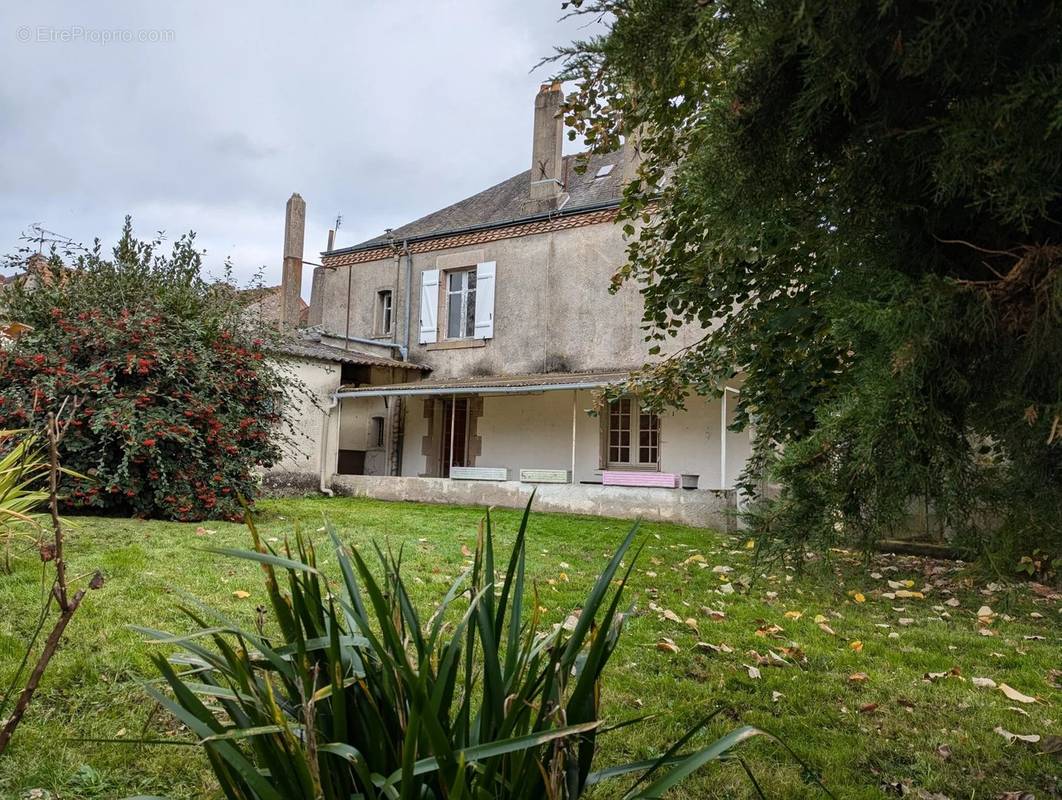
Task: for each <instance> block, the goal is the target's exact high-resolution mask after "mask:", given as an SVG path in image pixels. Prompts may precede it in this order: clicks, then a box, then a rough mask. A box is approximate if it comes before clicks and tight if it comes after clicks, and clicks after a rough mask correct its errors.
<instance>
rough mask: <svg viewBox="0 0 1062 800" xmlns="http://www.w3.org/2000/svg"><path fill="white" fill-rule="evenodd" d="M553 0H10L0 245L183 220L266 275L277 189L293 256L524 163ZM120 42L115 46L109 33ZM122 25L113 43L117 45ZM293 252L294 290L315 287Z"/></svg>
mask: <svg viewBox="0 0 1062 800" xmlns="http://www.w3.org/2000/svg"><path fill="white" fill-rule="evenodd" d="M562 13H563V12H562V10H561V7H560V0H462V1H461V2H447V1H446V0H435V1H434V2H432V1H430V0H416V1H413V0H410V1H409V2H403V1H402V0H391V2H367V1H366V0H347V2H339V1H337V2H313V3H300V4H295V3H290V2H282V1H281V0H256V1H255V2H224V3H221V2H206V1H205V0H204V1H203V2H190V1H187V2H179V1H178V0H169V1H168V2H142V0H128V2H104V1H97V2H93V3H81V2H78V3H74V2H68V3H58V2H39V1H35V2H33V3H13V2H9V3H4V4H3V7H2V8H0V41H2V42H3V44H2V46H0V182H2V183H0V186H2V188H0V253H10V252H13V251H14V250H15V249H17V247H18V246H19V241H18V238H19V235H20V233H22V232H23V231H25V230H26V229H27V228H28V227H29V226H30V224H32V223H40V224H42V225H43V226H44V227H45V228H47V229H49V230H51V231H56V232H58V233H61V234H63V235H65V236H68V237H71V238H73V239H75V240H77V241H83V242H86V243H87V242H91V240H92V239H93V238H94V237H96V236H99V237H100V238H101V239H102V240H103V241H104V243H105V245H107V246H110V245H111V244H113V241H114V239H115V237H116V235H117V233H118V231H119V230H120V227H121V224H122V219H123V217H124V216H125V215H126V214H132V216H133V223H134V226H135V228H136V230H137V232H138V233H139V234H141V235H142V236H149V235H150V234H152V233H153V232H155V231H158V230H164V231H165V232H166V235H167V237H168V238H171V239H172V238H173V237H174V236H175V235H177V234H179V233H181V232H185V231H188V230H195V231H196V232H197V234H198V237H199V242H200V245H201V247H203V248H205V249H206V250H207V263H208V265H209V267H210V268H212V270H213V271H214V272H219V271H220V265H221V263H222V261H223V260H224V258H225V257H226V256H228V257H231V259H232V261H233V263H234V266H235V270H236V273H237V276H238V277H240V278H241V279H244V280H249V279H250V277H251V276H252V275H253V274H254V273H255V272H256V271H257V270H258V269H259V268H262V267H264V268H265V271H266V272H265V277H266V282H267V283H279V279H280V261H281V249H282V243H283V221H284V204H285V202H286V201H287V198H288V196H289V195H290V194H291V193H292V192H293V191H297V192H299V193H300V194H302V196H303V198H304V199H305V200H306V202H307V206H308V208H307V216H308V220H307V233H306V258H307V260H310V261H317V260H318V255H317V254H318V252H319V251H320V250H322V249H324V246H325V242H326V237H327V231H328V228H330V227H331V226H332V224H333V223H334V220H335V217H336V215H337V214H342V215H343V223H342V226H341V228H340V232H339V235H338V238H337V244H338V245H340V246H342V245H350V244H354V243H356V242H359V241H361V240H363V239H367V238H369V237H371V236H374V235H376V234H379V233H381V232H382V231H383V230H384V229H385V228H387V227H398V226H399V225H401V224H403V223H405V222H408V221H410V220H412V219H415V218H416V217H418V216H421V215H423V214H425V213H427V212H430V211H433V210H435V209H437V208H441V207H443V206H445V205H448V204H449V203H451V202H454V201H456V200H459V199H461V198H463V197H466V196H468V195H470V194H473V193H475V192H476V191H478V190H480V189H483V188H486V187H487V186H490V185H492V184H494V183H496V182H498V181H500V180H503V179H504V178H507V177H509V176H511V175H513V174H516V173H517V172H520V171H521V170H524V169H527V168H528V167H529V166H530V161H531V122H532V113H533V101H534V95H535V92H536V90H537V87H538V85H539V83H540V82H541V81H543V80H545V79H547V78H548V77H549V68H548V67H546V68H542V69H539V70H536V71H534V72H532V71H531V69H532V67H533V66H534V65H535V64H536V63H537V62H538V61H539V59H540V58H541V57H542V56H543V55H546V54H548V53H550V52H551V51H552V47H553V45H555V44H559V43H562V42H568V41H570V40H572V39H573V38H581V37H583V36H585V35H586V34H587V33H588V32H589V31H588V30H586V29H585V28H584V27H583V25H584V24H585V20H581V19H569V20H566V21H563V22H559V21H558V20H559V19H560V17H561V15H562ZM116 39H119V40H116ZM121 39H125V40H127V41H121ZM310 272H311V270H310V269H309V268H308V269H307V270H306V273H305V276H304V290H303V293H304V296H305V297H307V298H308V297H309V275H310Z"/></svg>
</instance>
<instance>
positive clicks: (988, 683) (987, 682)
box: [970, 678, 996, 689]
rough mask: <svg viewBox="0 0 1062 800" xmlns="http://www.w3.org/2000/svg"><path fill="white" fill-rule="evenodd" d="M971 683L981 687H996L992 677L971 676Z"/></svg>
mask: <svg viewBox="0 0 1062 800" xmlns="http://www.w3.org/2000/svg"><path fill="white" fill-rule="evenodd" d="M970 683H972V684H973V685H974V686H976V687H978V688H979V689H995V688H996V682H995V681H994V680H992V679H991V678H970Z"/></svg>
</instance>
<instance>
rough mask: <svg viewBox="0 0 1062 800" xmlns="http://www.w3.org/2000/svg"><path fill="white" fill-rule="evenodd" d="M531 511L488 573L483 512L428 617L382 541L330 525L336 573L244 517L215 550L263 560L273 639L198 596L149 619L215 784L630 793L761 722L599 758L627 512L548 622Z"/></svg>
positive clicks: (300, 545) (719, 750) (348, 790)
mask: <svg viewBox="0 0 1062 800" xmlns="http://www.w3.org/2000/svg"><path fill="white" fill-rule="evenodd" d="M529 509H530V506H529ZM527 520H528V512H525V514H524V518H523V522H522V523H521V525H520V529H519V532H518V534H517V538H516V543H515V546H514V549H513V551H512V553H511V555H510V557H509V559H508V564H507V566H506V568H505V571H504V572H498V573H496V572H495V561H494V547H493V537H492V531H491V521H490V515H489V514H488V515H487V518H486V522H485V526H484V527H483V528H481V531H480V536H479V540H478V544H477V547H476V552H475V557H474V561H473V566H472V567H471V568H470V569H469V570H468V571H467V572H466V573H465V574H464V575H462V576H461V577H459V578H458V579H457V580H456V581H455V582H454V583H453V585H452V586H451V587H450V590H449V592H448V593H447V594H446V596H445V597H444V599H443V600H442V602H441V603H440V605H439V606H438V607H437V608H436V609H435V610H434V612H433V613H432V615H431V616H430V618H428V619H427V620H426V621H422V620H421V618H420V616H419V615H418V613H417V611H416V609H415V608H414V607H413V604H412V602H411V600H410V597H409V595H408V594H407V592H406V588H405V585H404V583H403V580H402V576H401V556H399V557H397V558H396V557H394V556H392V555H390V554H386V553H384V552H383V551H381V550H380V549H379V548H377V551H376V552H377V557H378V560H379V565H380V569H381V570H382V579H381V578H378V577H377V576H376V575H374V573H373V571H371V570H370V568H369V565H368V564H367V562H366V561H365V559H364V558H363V557H362V556H361V554H360V553H359V552H358V551H357V550H353V551H348V550H347V549H346V548H344V547H343V545H342V544H341V543H340V540H339V538H338V536H337V535H336V534H335V532H334V531H332V530H331V529H329V533H330V536H331V538H332V542H333V544H334V547H335V553H336V556H337V561H338V565H339V568H340V570H341V574H342V583H341V585H339V586H336V585H333V584H332V583H330V582H329V581H328V580H327V579H326V578H325V577H324V576H323V575H322V573H321V572H320V571H319V570H318V568H317V559H316V555H315V553H314V549H313V547H312V545H311V544H310V543H309V542H308V541H307V540H305V539H304V538H302V537H297V538H296V546H295V551H294V553H293V552H291V551H290V549H289V550H288V552H287V553H286V555H285V556H278V555H277V554H276V553H274V552H272V551H271V550H268V549H266V548H265V547H263V546H262V543H261V541H260V539H259V537H258V535H257V533H255V531H254V527H253V524H252V525H251V531H252V535H253V538H254V543H255V550H254V551H241V550H227V549H219V550H217V551H216V552H219V553H224V554H227V555H230V556H235V557H238V558H244V559H250V560H252V561H256V562H259V563H261V564H262V565H263V568H264V571H265V573H266V576H267V578H266V583H267V587H268V591H269V595H270V598H271V601H272V607H273V611H274V612H275V614H276V619H277V623H278V627H279V637H278V638H272V637H271V636H267V635H266V633H265V632H264V631H263V629H262V628H263V627H264V626H263V625H261V624H260V625H259V630H258V631H256V632H252V631H247V630H243V629H240V628H239V627H237V626H236V625H235V624H234V623H233V622H232V621H230V620H228V619H226V618H224V617H223V616H221V615H219V614H217V613H215V612H213V611H210V610H209V609H205V608H201V607H200V608H194V609H186V612H187V613H188V615H189V616H190V618H191V619H192V620H193V621H194V622H195V624H196V625H197V626H198V628H199V629H198V630H196V631H195V632H193V633H190V634H188V635H184V636H173V635H170V634H166V633H163V632H161V631H151V630H145V631H144V633H146V634H147V635H150V636H151V637H152V638H154V639H156V640H157V641H160V642H163V643H179V644H180V646H181V647H182V648H183V652H182V653H180V654H178V655H176V656H174V657H172V658H171V659H169V660H167V658H166V657H165V656H163V655H161V654H160V655H156V656H155V657H154V659H155V662H156V664H157V665H158V668H159V670H160V671H161V673H162V675H163V677H164V678H165V680H166V682H167V683H168V684H169V687H170V688H171V689H172V691H173V697H172V698H171V697H170V696H169V695H168V694H166V693H164V692H162V691H160V690H158V689H156V688H154V687H151V686H149V687H148V691H149V692H150V693H151V695H152V696H153V697H154V698H155V699H156V700H157V701H158V702H159V703H160V704H161V705H162V706H163V707H165V708H166V709H168V710H169V711H170V712H171V713H173V714H174V715H175V716H176V717H177V718H178V719H179V720H180V721H181V722H182V723H184V724H185V725H186V726H188V728H189V729H190V730H191V732H192V733H193V734H194V735H195V736H196V737H197V738H198V739H199V740H200V742H201V744H202V745H203V746H204V747H205V749H206V753H207V756H208V758H209V759H210V764H211V766H212V768H213V770H214V773H215V775H216V776H217V779H218V782H219V783H220V785H221V788H222V790H223V791H224V793H225V795H226V796H227V797H230V798H241V799H247V800H250V799H252V798H255V799H258V800H279V798H288V799H289V800H294V799H295V798H307V799H308V800H309V799H310V798H313V799H314V800H317V798H321V800H348V798H351V797H360V798H367V799H376V798H399V797H401V798H425V799H429V798H445V797H449V798H458V797H461V798H536V800H537V798H543V797H549V798H555V799H556V800H573V799H574V798H577V797H580V796H581V795H582V794H583V793H584V791H585V790H586V789H587V788H588V787H590V786H592V785H594V784H595V783H598V782H601V781H603V780H607V779H613V778H617V777H621V776H630V775H634V774H641V776H642V777H641V779H640V780H639V781H638V782H637V783H636V784H635V787H634V789H632V790H631V794H632V795H633V794H634V793H635V792H637V793H638V796H639V797H658V796H659V795H660V794H661V793H662V792H664V791H666V790H667V789H668V788H669V787H671V786H673V785H675V784H677V783H678V782H680V781H681V780H683V779H684V778H685V777H686V776H687V775H689V774H690V773H692V772H693V771H694V770H695V769H697V768H699V767H700V766H702V765H703V764H706V763H708V762H710V761H714V760H717V759H719V758H721V757H725V756H726V755H727V754H728V751H730V750H731V748H733V747H734V746H735V745H736V744H738V743H740V742H742V741H744V740H745V739H747V738H749V737H752V736H756V735H761V734H763V733H764V732H763V731H761V730H759V729H758V728H753V727H750V726H744V727H741V728H738V729H736V730H734V731H733V732H731V733H730V734H728V735H727V736H724V737H723V738H721V739H719V740H717V741H715V742H713V743H712V744H710V745H708V746H707V747H704V748H702V749H698V750H696V751H695V752H692V753H682V754H680V753H679V750H680V748H681V747H683V746H685V744H686V742H687V741H689V740H690V739H691V738H692V737H693V735H694V734H696V733H698V732H699V730H700V729H701V728H703V727H704V726H705V725H706V724H707V723H708V722H709V721H710V720H711V719H712V718H713V717H714V716H715V713H712V714H709V715H708V716H707V717H706V718H705V719H704V720H702V721H701V723H699V724H698V725H697V726H695V727H694V728H693V729H692V730H691V731H689V733H688V734H687V735H686V736H684V737H683V738H682V740H680V741H679V743H678V744H677V745H676V746H675V747H673V748H672V749H671V750H670V751H669V752H668V753H666V754H665V755H664V756H662V757H661V758H659V759H657V760H655V761H649V762H643V763H639V764H630V765H622V766H616V767H611V768H606V769H603V770H598V771H594V769H593V766H594V764H593V762H594V757H595V755H596V752H597V746H598V736H599V735H601V734H603V733H604V732H605V731H606V730H607V727H606V726H604V724H603V720H602V719H601V716H600V698H601V683H602V677H603V674H604V671H605V668H606V666H607V665H608V662H609V658H610V656H611V655H612V654H613V652H614V650H615V648H616V645H617V642H618V640H619V636H620V631H621V628H622V625H623V619H624V614H623V613H622V612H621V611H620V602H621V598H622V595H623V590H624V586H625V583H626V580H627V576H628V575H629V574H630V571H631V569H632V568H633V564H634V561H635V559H636V557H637V556H634V557H633V558H631V559H630V561H631V563H630V566H628V567H627V569H626V573H624V574H623V575H622V577H617V576H618V575H619V574H620V570H621V568H622V565H623V559H624V558H625V557H627V556H628V555H629V554H628V550H629V548H630V547H631V544H632V542H633V540H634V536H635V533H636V527H635V529H633V530H631V532H630V534H629V535H628V536H627V538H626V539H625V541H624V542H623V544H622V545H621V546H620V548H619V549H618V550H617V551H616V552H615V554H614V555H613V556H612V558H611V559H610V561H609V563H608V565H607V567H606V568H605V569H604V570H603V571H602V573H601V575H600V576H599V577H598V578H597V581H596V582H595V584H594V586H593V588H592V589H591V590H590V593H589V594H588V595H587V597H586V599H585V601H584V602H583V604H582V607H581V609H579V610H577V611H575V612H573V613H572V614H571V615H570V616H569V617H568V618H567V620H565V622H564V623H563V624H561V625H556V626H553V627H552V629H547V630H545V631H543V630H541V629H540V627H541V626H540V619H539V610H538V609H539V606H538V602H537V596H535V595H534V594H533V595H532V597H530V598H529V597H526V596H525V594H526V586H525V577H524V575H525V571H524V569H525V568H524V556H525V543H526V538H525V537H526V530H527ZM249 524H250V523H249ZM278 571H279V572H281V573H282V574H284V575H285V578H286V580H285V581H284V582H285V583H286V585H287V587H288V592H283V591H282V590H281V588H280V585H281V581H280V580H279V579H278ZM496 576H497V577H496ZM529 601H530V602H529ZM207 618H209V621H208V619H207ZM204 638H210V639H212V640H213V643H214V648H213V649H211V648H209V647H208V646H205V645H204V644H203V643H201V640H202V639H204ZM179 668H188V671H187V672H184V673H179V672H178V671H177V670H178V669H179ZM720 710H721V709H720ZM637 722H638V720H637V719H634V720H628V721H626V722H622V723H618V724H633V723H637ZM657 773H659V774H657Z"/></svg>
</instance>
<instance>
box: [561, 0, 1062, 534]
mask: <svg viewBox="0 0 1062 800" xmlns="http://www.w3.org/2000/svg"><path fill="white" fill-rule="evenodd" d="M565 5H566V6H571V7H574V8H573V10H574V11H575V12H576V13H586V14H593V15H596V16H599V17H601V18H602V19H603V20H604V21H605V23H606V26H607V31H606V33H604V34H603V35H601V36H599V37H597V38H594V39H592V40H590V41H584V42H578V43H575V44H574V45H572V46H570V47H567V48H562V49H561V50H560V51H559V55H558V58H559V59H560V60H561V63H562V64H563V66H562V71H563V75H564V77H567V78H570V79H574V80H576V81H577V82H578V89H577V91H576V92H575V93H574V94H573V95H571V96H570V97H569V99H568V101H567V109H566V114H567V122H568V124H569V125H571V126H572V128H573V129H574V132H575V133H577V134H581V135H584V136H585V137H586V139H587V140H588V141H589V143H590V145H591V147H592V148H593V149H595V150H601V151H606V150H611V149H613V148H615V147H616V146H617V145H618V144H619V143H620V142H621V141H622V140H624V139H628V140H629V141H630V143H631V144H633V145H635V146H637V147H638V148H639V151H640V154H641V156H642V158H643V161H642V164H641V167H640V170H639V176H638V179H637V180H636V181H635V182H634V183H633V184H631V185H630V186H629V188H628V189H627V191H626V193H625V197H624V204H623V209H622V213H621V219H622V221H623V222H624V223H625V224H626V230H627V233H628V234H629V235H630V237H631V240H630V246H629V261H628V263H627V264H626V265H625V266H624V267H623V268H622V269H621V270H620V271H619V272H618V274H617V276H616V281H617V282H622V281H625V280H638V281H641V282H644V284H645V290H644V294H645V299H646V316H645V323H646V326H647V331H648V334H649V335H650V336H652V337H655V338H656V339H658V340H660V343H661V344H663V343H664V342H666V340H667V338H668V335H669V334H670V333H672V332H674V330H675V329H676V327H678V326H682V325H689V324H693V323H700V324H701V325H704V326H705V327H706V328H707V327H709V325H710V323H711V322H712V321H713V320H721V324H719V325H718V326H717V327H713V328H710V330H709V332H708V333H707V335H706V336H705V337H704V339H703V341H702V342H701V343H700V344H699V345H698V346H696V347H694V348H692V349H690V350H687V351H685V352H683V353H681V354H680V355H679V356H677V357H674V358H671V359H668V360H667V361H666V362H665V363H663V364H662V365H661V366H659V367H657V368H653V369H650V370H647V371H646V372H645V373H644V374H643V375H641V376H640V377H639V379H638V381H637V384H638V385H637V387H636V388H638V389H639V390H640V391H642V392H645V393H647V394H649V395H651V396H653V397H654V398H656V400H657V401H658V402H660V403H664V404H681V402H682V397H683V394H684V392H685V391H686V387H687V386H692V387H693V388H694V389H695V390H696V391H698V392H700V393H705V394H711V393H713V392H717V391H718V386H719V385H720V382H721V381H722V380H724V379H727V378H730V377H732V376H734V375H735V374H736V373H742V374H743V375H744V378H745V380H744V385H743V387H742V390H741V397H740V402H739V405H738V414H739V422H738V423H737V424H738V427H746V426H749V425H753V426H754V429H755V437H756V438H755V440H756V457H755V458H754V459H753V461H752V463H751V466H750V469H749V470H748V471H747V473H746V475H745V476H744V480H745V482H746V488H747V489H749V490H750V491H756V490H757V489H758V487H760V486H761V485H762V484H761V482H760V479H761V478H762V477H763V476H764V474H765V473H766V474H767V475H768V476H770V477H772V478H773V479H775V480H778V481H779V482H780V484H781V491H780V494H779V495H777V496H775V497H774V499H773V501H772V502H770V503H766V504H764V505H763V506H761V513H760V514H759V515H758V517H757V519H756V522H757V525H758V526H759V529H760V530H761V531H763V532H765V533H769V534H773V535H776V536H784V537H785V538H786V539H787V540H788V541H791V542H796V543H798V544H799V545H801V546H804V545H806V544H807V543H809V542H810V541H815V542H818V543H819V544H820V545H826V544H829V543H831V542H833V541H834V540H835V538H836V537H837V536H838V534H843V535H845V536H847V537H856V538H858V539H861V540H862V541H864V542H865V543H869V542H870V541H872V540H874V539H875V538H877V537H880V536H882V535H885V534H888V533H890V532H892V531H894V530H895V528H896V527H897V526H900V525H902V524H904V520H905V519H906V518H907V516H908V515H909V513H910V512H911V511H912V510H913V509H914V508H915V507H917V506H918V505H920V504H921V503H923V502H924V503H925V504H926V507H927V508H928V509H929V511H930V512H931V513H930V514H929V515H927V516H929V517H932V519H933V520H934V522H933V525H934V527H936V526H939V528H937V530H938V531H939V530H945V529H946V530H948V531H950V532H951V534H952V535H953V536H954V538H955V541H957V542H958V543H961V544H967V545H969V546H970V547H972V548H974V549H982V548H985V547H993V548H994V547H997V546H1000V545H1003V544H1007V545H1010V546H1014V547H1022V548H1026V549H1029V548H1031V547H1032V546H1033V545H1032V544H1031V543H1036V544H1037V545H1039V546H1043V547H1053V548H1055V549H1056V552H1057V551H1058V549H1059V545H1060V543H1062V325H1060V322H1062V272H1060V265H1062V6H1059V5H1058V4H1057V3H1052V2H1019V1H1018V0H984V1H981V2H966V0H940V1H939V2H920V1H919V0H885V1H884V2H881V1H880V0H874V2H870V1H869V0H852V2H841V3H839V2H834V1H833V0H769V1H768V2H762V0H585V2H574V3H571V4H565ZM997 536H999V537H1001V538H996V537H997Z"/></svg>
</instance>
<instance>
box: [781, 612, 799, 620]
mask: <svg viewBox="0 0 1062 800" xmlns="http://www.w3.org/2000/svg"><path fill="white" fill-rule="evenodd" d="M783 616H784V617H785V618H786V619H800V618H801V617H802V616H804V614H803V613H802V612H800V611H786V612H785V614H784V615H783Z"/></svg>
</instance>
